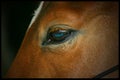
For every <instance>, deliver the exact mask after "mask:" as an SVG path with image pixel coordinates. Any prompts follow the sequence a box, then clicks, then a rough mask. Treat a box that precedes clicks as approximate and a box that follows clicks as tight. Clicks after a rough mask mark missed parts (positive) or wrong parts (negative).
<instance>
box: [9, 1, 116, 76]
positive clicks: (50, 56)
mask: <svg viewBox="0 0 120 80" xmlns="http://www.w3.org/2000/svg"><path fill="white" fill-rule="evenodd" d="M48 5H49V6H48V7H47V6H46V7H44V9H43V10H42V13H41V14H40V15H39V17H38V18H37V19H36V21H35V23H33V24H32V26H31V28H30V29H29V31H28V32H27V33H26V36H25V38H24V41H23V43H22V45H21V48H20V50H19V52H18V55H17V56H16V58H15V61H14V62H13V64H12V66H11V68H10V70H9V72H8V74H7V77H13V78H16V77H18V78H19V77H21V78H48V77H49V78H51V77H52V78H63V77H65V78H92V77H94V76H96V75H97V74H99V73H101V72H103V71H105V70H106V69H109V68H111V67H113V66H114V65H116V64H118V3H117V2H58V1H57V2H50V3H49V4H48ZM54 24H67V25H70V27H72V28H74V29H77V30H83V31H84V33H83V34H78V35H76V36H75V38H74V39H73V41H71V43H62V44H60V45H57V46H42V45H41V43H42V40H43V37H44V36H45V34H46V32H47V29H48V28H49V27H50V26H51V25H54ZM106 77H107V76H106ZM108 77H112V78H113V77H115V78H117V77H118V73H114V74H113V75H109V76H108Z"/></svg>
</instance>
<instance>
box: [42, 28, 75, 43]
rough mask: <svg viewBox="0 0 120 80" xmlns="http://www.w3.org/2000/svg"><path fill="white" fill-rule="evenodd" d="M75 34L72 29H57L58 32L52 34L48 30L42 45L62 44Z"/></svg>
mask: <svg viewBox="0 0 120 80" xmlns="http://www.w3.org/2000/svg"><path fill="white" fill-rule="evenodd" d="M53 29H54V28H53ZM75 33H76V30H73V29H61V28H58V30H56V31H52V32H50V29H49V30H48V32H47V35H46V38H45V39H44V41H43V43H42V45H49V44H60V43H63V42H65V41H67V40H69V38H70V37H72V36H73V35H74V34H75Z"/></svg>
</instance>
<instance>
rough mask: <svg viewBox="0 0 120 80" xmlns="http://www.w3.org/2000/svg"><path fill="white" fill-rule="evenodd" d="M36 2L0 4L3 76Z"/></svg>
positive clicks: (16, 49) (23, 33)
mask: <svg viewBox="0 0 120 80" xmlns="http://www.w3.org/2000/svg"><path fill="white" fill-rule="evenodd" d="M39 3H40V2H38V1H2V2H1V71H2V77H4V76H5V74H6V72H7V71H8V69H9V67H10V66H11V63H12V61H13V60H14V58H15V56H16V54H17V52H18V49H19V48H20V45H21V43H22V40H23V38H24V36H25V32H26V30H27V28H28V26H29V24H30V21H31V19H32V17H33V13H34V11H35V10H36V9H37V7H38V5H39Z"/></svg>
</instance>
